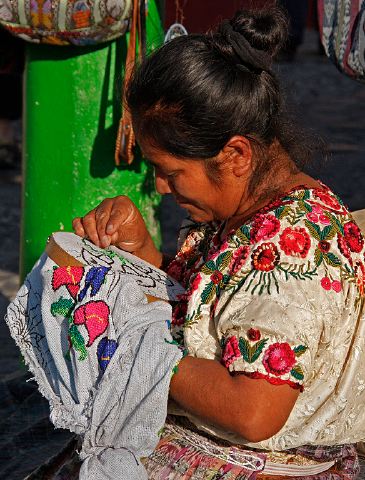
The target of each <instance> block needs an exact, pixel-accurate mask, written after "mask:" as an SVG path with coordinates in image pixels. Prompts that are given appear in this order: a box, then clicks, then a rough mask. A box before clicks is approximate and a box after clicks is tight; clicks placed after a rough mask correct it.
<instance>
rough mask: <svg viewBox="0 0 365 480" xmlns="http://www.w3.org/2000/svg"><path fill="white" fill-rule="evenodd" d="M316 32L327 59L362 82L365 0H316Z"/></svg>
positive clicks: (364, 63)
mask: <svg viewBox="0 0 365 480" xmlns="http://www.w3.org/2000/svg"><path fill="white" fill-rule="evenodd" d="M318 19H319V31H320V35H321V40H322V44H323V47H324V49H325V52H326V54H327V56H328V57H329V58H330V60H332V62H333V63H334V64H335V65H336V67H337V68H338V69H339V70H340V71H341V72H342V73H345V74H346V75H348V76H350V77H353V78H355V79H356V80H361V81H364V80H365V58H364V53H365V34H364V26H365V0H359V1H356V2H354V1H351V0H318Z"/></svg>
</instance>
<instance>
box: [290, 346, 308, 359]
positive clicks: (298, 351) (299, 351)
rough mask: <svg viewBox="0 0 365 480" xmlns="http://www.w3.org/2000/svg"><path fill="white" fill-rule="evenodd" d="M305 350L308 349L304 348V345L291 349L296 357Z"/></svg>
mask: <svg viewBox="0 0 365 480" xmlns="http://www.w3.org/2000/svg"><path fill="white" fill-rule="evenodd" d="M307 350H308V347H306V346H305V345H298V346H297V347H294V348H293V351H294V353H295V356H296V357H300V356H301V355H303V353H304V352H306V351H307Z"/></svg>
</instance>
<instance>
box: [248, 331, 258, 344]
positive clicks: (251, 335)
mask: <svg viewBox="0 0 365 480" xmlns="http://www.w3.org/2000/svg"><path fill="white" fill-rule="evenodd" d="M247 338H248V339H249V340H251V342H257V341H258V340H260V338H261V332H260V330H258V329H257V328H250V329H249V330H248V331H247Z"/></svg>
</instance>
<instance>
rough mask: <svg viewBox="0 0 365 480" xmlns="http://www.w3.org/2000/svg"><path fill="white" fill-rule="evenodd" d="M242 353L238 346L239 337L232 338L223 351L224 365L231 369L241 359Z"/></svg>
mask: <svg viewBox="0 0 365 480" xmlns="http://www.w3.org/2000/svg"><path fill="white" fill-rule="evenodd" d="M240 356H241V352H240V349H239V346H238V341H237V337H230V338H229V339H228V340H227V342H226V344H225V346H224V349H223V355H222V363H223V365H224V366H225V367H227V368H228V367H229V366H230V365H231V363H233V362H234V361H235V360H236V359H237V358H240Z"/></svg>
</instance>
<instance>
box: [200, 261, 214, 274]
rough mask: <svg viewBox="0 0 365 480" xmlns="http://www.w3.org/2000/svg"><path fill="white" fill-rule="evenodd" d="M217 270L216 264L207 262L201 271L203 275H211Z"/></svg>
mask: <svg viewBox="0 0 365 480" xmlns="http://www.w3.org/2000/svg"><path fill="white" fill-rule="evenodd" d="M216 270H217V267H216V264H215V263H214V262H213V260H209V261H208V262H207V263H206V264H205V265H203V267H202V269H201V271H202V272H203V273H205V275H211V274H212V273H213V272H215V271H216Z"/></svg>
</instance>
